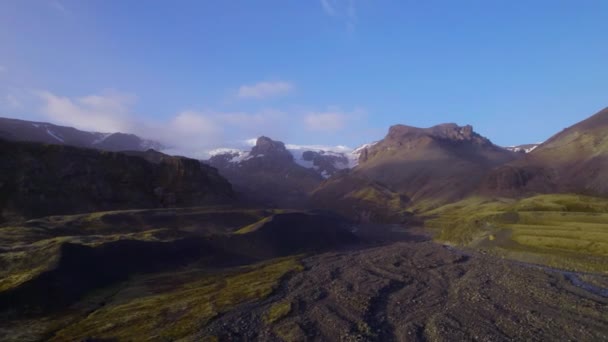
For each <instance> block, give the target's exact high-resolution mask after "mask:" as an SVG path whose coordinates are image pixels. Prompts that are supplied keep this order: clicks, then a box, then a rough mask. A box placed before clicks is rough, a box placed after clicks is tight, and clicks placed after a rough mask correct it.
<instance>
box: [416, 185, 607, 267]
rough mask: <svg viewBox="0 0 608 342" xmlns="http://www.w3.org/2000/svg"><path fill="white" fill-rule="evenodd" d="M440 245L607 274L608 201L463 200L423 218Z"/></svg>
mask: <svg viewBox="0 0 608 342" xmlns="http://www.w3.org/2000/svg"><path fill="white" fill-rule="evenodd" d="M424 215H425V216H426V218H427V220H426V226H427V227H428V228H430V229H432V230H434V231H435V232H436V234H437V235H436V236H437V239H439V240H441V241H444V242H446V243H453V244H458V245H465V246H471V247H475V248H478V249H483V250H488V251H492V252H495V253H498V254H501V255H504V256H508V257H511V258H515V259H520V260H523V261H532V262H538V263H543V264H548V265H551V266H555V267H564V268H569V269H575V270H585V271H600V272H608V199H603V198H596V197H589V196H581V195H570V194H553V195H539V196H534V197H530V198H526V199H521V200H514V199H486V198H481V197H476V198H469V199H466V200H463V201H460V202H457V203H453V204H449V205H446V206H443V207H440V208H438V209H435V210H432V211H428V212H426V213H424Z"/></svg>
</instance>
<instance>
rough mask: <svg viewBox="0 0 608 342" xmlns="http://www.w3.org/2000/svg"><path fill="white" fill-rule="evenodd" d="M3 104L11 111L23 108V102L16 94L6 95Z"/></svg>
mask: <svg viewBox="0 0 608 342" xmlns="http://www.w3.org/2000/svg"><path fill="white" fill-rule="evenodd" d="M3 103H4V104H6V106H8V107H9V108H11V109H19V108H21V107H22V103H21V101H20V100H19V99H18V98H17V96H15V95H14V94H8V95H6V96H5V97H4V101H3Z"/></svg>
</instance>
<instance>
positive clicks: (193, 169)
mask: <svg viewBox="0 0 608 342" xmlns="http://www.w3.org/2000/svg"><path fill="white" fill-rule="evenodd" d="M150 153H153V152H150ZM154 154H155V158H156V162H150V161H148V160H146V159H144V158H142V157H138V156H129V155H126V154H123V153H116V152H102V151H96V150H92V149H82V148H76V147H71V146H60V145H44V144H38V143H23V142H9V141H4V140H1V139H0V210H1V211H0V221H1V220H2V219H4V220H8V219H12V218H20V217H26V218H29V217H39V216H46V215H53V214H68V213H78V212H90V211H100V210H113V209H133V208H154V207H175V206H194V205H203V204H219V203H226V202H230V201H231V200H232V199H233V198H234V194H233V192H232V188H231V185H230V184H229V183H228V182H227V181H226V180H225V179H224V178H222V177H221V176H220V175H219V174H218V173H217V170H215V169H213V168H211V167H209V166H202V165H201V163H200V162H199V161H197V160H194V159H188V158H183V157H171V156H166V155H162V154H160V153H158V152H154ZM158 155H161V156H158Z"/></svg>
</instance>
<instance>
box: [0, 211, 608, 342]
mask: <svg viewBox="0 0 608 342" xmlns="http://www.w3.org/2000/svg"><path fill="white" fill-rule="evenodd" d="M148 213H151V214H154V215H158V214H156V213H155V212H149V211H147V212H143V214H142V213H141V212H135V213H128V212H126V213H124V214H117V213H108V214H103V213H101V214H96V216H95V217H96V218H95V220H97V219H98V217H99V220H101V221H91V219H90V218H87V217H86V216H85V217H82V216H74V217H66V218H62V220H63V221H62V222H63V223H62V224H65V223H66V222H67V223H69V222H73V223H71V225H72V226H74V225H77V223H76V222H79V221H80V220H83V219H87V220H89V222H97V223H96V224H97V226H96V227H97V228H95V229H94V232H93V235H89V236H88V237H81V238H80V239H81V240H97V241H100V242H98V244H97V246H104V244H107V243H106V242H101V241H102V240H107V239H108V237H106V238H103V239H102V238H101V236H103V235H104V233H105V234H107V233H110V232H105V230H106V229H107V228H105V227H106V225H107V224H108V223H107V222H111V225H110V226H115V227H116V226H118V227H120V226H121V225H120V224H117V222H116V218H117V217H122V216H120V215H127V216H129V215H130V216H131V217H133V219H132V220H135V219H136V218H137V219H139V220H141V219H142V218H145V217H146V216H145V215H150V214H148ZM158 213H162V211H160V212H158ZM193 213H194V211H185V212H184V213H181V212H177V214H178V216H176V218H175V219H172V220H174V221H175V220H179V222H181V223H182V224H183V223H184V222H187V220H188V219H191V218H193V217H197V218H200V217H206V218H207V222H210V221H213V220H214V218H213V217H214V216H213V215H220V216H222V215H224V214H223V213H219V214H210V213H208V212H207V211H198V212H196V216H192V215H193ZM144 214H145V215H144ZM173 214H174V213H173ZM133 215H135V216H133ZM267 215H272V213H271V212H255V211H247V212H234V211H232V212H230V216H232V217H235V219H234V220H233V221H234V222H231V223H227V224H225V227H223V228H222V227H220V226H214V227H213V230H214V231H218V230H219V231H223V232H224V233H222V234H223V235H221V236H224V238H227V239H231V240H230V241H232V242H233V241H238V240H233V239H242V240H243V241H250V242H249V243H248V245H250V246H258V245H259V246H267V247H264V248H265V250H266V251H265V252H263V253H261V252H259V251H258V250H257V249H251V247H249V248H245V246H247V245H242V246H243V247H241V252H240V253H241V255H245V254H243V253H246V254H248V255H257V257H255V258H237V259H234V258H230V259H222V258H226V255H227V254H226V253H228V252H230V250H224V251H223V253H224V254H213V253H212V251H210V252H207V253H202V252H198V254H196V253H195V254H192V253H190V254H188V255H185V256H182V255H181V254H175V253H176V252H175V249H173V247H171V248H172V249H170V250H169V252H167V251H166V250H165V249H162V248H158V247H156V245H152V246H153V247H150V248H152V249H150V250H144V249H141V248H142V247H141V246H140V247H138V248H139V249H138V251H140V252H141V251H146V253H148V254H146V255H145V258H146V259H147V260H148V261H149V262H148V263H147V265H155V264H156V265H158V267H157V268H150V267H147V268H143V269H138V268H125V267H127V266H125V265H129V260H132V261H131V264H133V263H135V262H137V260H138V259H137V257H136V255H137V254H138V253H139V252H132V253H130V254H124V256H125V257H124V258H123V259H120V258H118V260H116V257H112V258H109V257H107V258H109V259H107V262H106V263H105V266H104V267H106V268H107V269H108V268H109V267H110V266H112V265H113V266H114V267H116V268H117V269H119V270H123V271H122V272H123V273H121V276H120V277H116V278H115V279H113V280H112V279H104V281H103V282H98V283H97V286H95V284H89V285H90V286H88V287H86V288H85V287H83V285H82V284H80V285H79V286H80V287H78V289H79V290H81V292H83V293H84V294H82V295H79V296H74V298H71V297H70V298H63V300H61V301H58V299H57V298H55V297H57V295H58V294H61V293H62V291H61V289H65V288H67V287H69V286H72V287H74V289H75V288H76V287H75V286H76V285H77V284H79V281H78V275H76V277H74V276H72V275H70V273H69V270H70V269H67V271H66V270H65V269H63V271H62V272H63V273H61V277H55V278H51V279H54V280H53V282H55V284H51V283H49V284H48V287H45V286H42V287H40V288H38V289H37V288H35V287H28V286H26V285H27V284H28V283H27V282H26V283H23V285H10V286H8V285H6V281H8V280H9V279H11V276H10V275H9V276H8V277H6V278H4V281H5V288H6V287H10V288H12V290H11V289H8V290H4V291H2V292H0V293H1V294H2V295H3V296H2V298H3V301H4V302H5V303H4V304H7V303H6V301H8V303H9V304H8V306H7V305H4V307H3V308H2V310H1V315H2V316H1V318H2V319H1V320H0V340H2V341H37V340H52V341H144V340H146V341H177V340H179V341H201V340H202V341H206V340H208V341H217V340H220V341H243V340H244V341H247V340H249V341H251V340H261V341H340V340H342V341H393V340H395V341H454V340H477V341H508V340H528V341H546V340H553V341H556V340H560V341H567V340H577V341H602V340H608V293H607V292H608V290H607V289H608V277H606V276H605V275H604V276H602V275H597V274H595V275H594V274H580V273H568V272H562V271H557V270H553V269H549V268H543V267H540V266H534V265H529V264H522V263H518V262H515V261H509V260H504V259H501V258H498V257H496V256H491V255H487V254H478V253H476V252H464V251H460V250H457V249H454V248H452V247H449V246H444V245H441V244H437V243H435V242H432V241H431V240H430V238H429V237H428V236H427V235H425V234H424V231H423V230H419V229H406V228H404V227H402V226H400V225H359V226H350V228H349V229H351V230H352V231H354V233H355V236H356V238H354V239H352V241H350V242H349V243H347V244H341V243H336V240H333V238H335V237H336V236H337V235H326V236H320V237H319V238H320V239H323V240H324V241H327V242H328V243H329V242H331V243H329V244H327V243H326V245H327V248H326V249H325V251H323V250H310V249H308V250H307V249H306V248H304V247H305V246H306V245H307V244H308V242H307V241H305V240H304V241H302V243H301V244H302V246H299V244H300V242H299V241H300V240H302V238H297V237H296V238H295V239H292V240H291V243H292V245H291V247H290V248H293V251H294V252H293V253H289V251H287V250H274V252H273V253H275V254H273V253H271V251H272V249H270V246H272V243H269V242H268V241H271V240H267V238H263V239H262V240H260V236H263V232H264V231H268V232H273V233H272V235H271V236H276V235H277V234H279V235H280V232H281V231H282V229H283V228H281V227H282V225H283V224H282V222H283V221H285V220H287V221H285V222H286V223H287V226H294V225H296V226H297V223H296V221H289V220H290V218H291V217H294V218H295V219H296V220H297V222H300V221H302V220H303V219H307V218H306V217H305V216H302V215H309V217H310V218H308V220H310V219H314V220H316V219H315V217H319V220H321V221H318V222H317V223H314V222H313V221H311V224H312V225H313V226H315V225H317V226H319V227H321V226H320V224H322V223H323V222H334V221H331V220H334V219H333V218H331V217H330V218H327V219H325V218H323V216H318V215H316V214H315V215H313V216H310V214H297V213H296V214H295V215H296V216H293V215H292V214H289V215H282V214H279V216H275V218H271V216H267ZM275 215H276V214H275ZM297 215H300V216H297ZM180 217H181V218H180ZM123 218H124V217H123ZM258 219H261V221H260V223H259V224H258V225H257V226H256V225H251V224H250V222H255V221H256V220H258ZM56 220H57V219H56ZM77 220H78V221H77ZM327 220H330V221H327ZM102 221H105V222H106V223H103V222H102ZM222 221H224V220H222ZM41 222H46V224H50V222H51V219H48V220H43V221H40V222H39V221H33V222H31V223H30V225H36V226H40V225H41ZM133 222H135V221H133ZM175 222H177V221H175ZM269 223H270V224H269ZM173 224H175V223H174V222H173V221H171V220H166V221H165V223H164V225H165V226H166V227H169V228H167V229H169V230H171V229H173V228H171V227H172V225H173ZM332 224H335V222H334V223H332ZM243 225H246V226H245V228H241V229H239V230H237V231H235V230H234V229H236V228H237V227H240V226H243ZM308 225H310V224H308ZM94 226H95V225H94ZM144 226H145V225H144ZM208 227H209V226H208V225H207V226H205V227H203V226H198V227H197V226H191V228H190V230H192V229H195V231H198V232H202V231H203V230H205V229H206V230H205V231H206V232H209V230H208ZM152 228H154V229H158V228H156V227H152V226H151V227H147V229H152ZM5 229H6V228H5ZM36 229H40V228H36ZM55 229H56V228H55ZM26 230H27V229H26V228H23V231H26ZM156 231H157V230H154V232H156ZM111 233H112V234H113V235H111V236H112V237H113V238H112V239H114V238H116V236H115V235H114V234H117V233H118V234H120V229H119V228H115V230H113V231H112V232H111ZM178 233H179V231H173V234H170V235H176V234H177V235H180V234H181V233H180V234H178ZM182 233H183V232H182ZM22 234H23V232H22ZM54 234H60V233H58V232H56V233H54ZM61 234H68V235H69V234H70V231H65V232H64V233H61ZM100 234H101V235H100ZM207 234H208V233H207ZM214 234H216V233H214ZM340 234H343V233H340ZM165 235H166V234H165ZM157 236H159V235H158V234H157ZM203 236H209V235H203ZM269 236H270V235H269ZM345 237H348V235H344V236H342V237H340V238H339V239H344V238H345ZM351 237H352V236H351ZM53 239H57V237H55V238H53ZM120 239H121V240H123V239H126V240H127V241H129V239H133V236H130V237H127V236H125V237H123V238H120ZM138 239H139V240H140V241H143V242H141V243H145V242H146V241H149V239H140V238H138ZM205 239H206V238H205ZM205 239H201V240H192V241H194V242H192V243H195V244H196V243H201V244H202V246H205V247H204V250H208V249H209V248H210V246H215V247H214V248H216V249H217V248H220V249H221V246H222V244H221V243H218V244H209V243H208V242H205V241H208V240H205ZM216 240H217V238H216V239H212V241H216ZM43 241H45V240H40V241H38V242H34V243H32V245H31V246H32V247H26V245H25V244H22V243H19V244H16V245H15V246H16V247H14V248H13V249H11V250H14V249H15V248H17V249H19V250H24V249H26V248H32V251H35V250H37V249H36V248H39V247H36V246H39V245H40V244H41V243H42V242H43ZM157 241H159V240H158V239H157ZM165 241H180V240H165ZM218 241H221V239H220V240H218ZM232 242H231V244H232ZM74 243H76V242H72V244H74ZM99 243H101V244H99ZM156 243H157V244H158V243H159V242H156ZM205 243H206V244H205ZM69 246H72V245H69ZM93 246H95V245H93ZM112 246H113V245H112ZM170 246H173V245H170ZM178 247H180V246H178ZM183 247H184V246H181V247H180V248H183ZM186 247H188V248H190V249H191V248H192V247H191V246H189V245H186ZM70 248H73V246H72V247H70ZM107 248H108V247H106V248H105V249H103V250H101V251H108V249H107ZM113 248H114V247H113ZM303 248H304V249H303ZM187 250H188V249H187ZM252 251H254V252H255V253H254V252H252ZM7 253H8V254H7ZM10 253H12V252H10V251H5V252H4V258H8V257H9V256H10ZM62 253H64V254H61V255H60V259H63V260H69V258H70V257H71V256H70V254H65V251H62ZM100 253H101V252H100ZM142 253H143V252H142ZM167 253H168V254H167ZM215 253H217V252H215ZM232 253H233V252H232ZM164 254H167V255H169V256H172V257H173V262H172V263H170V264H168V263H167V262H166V261H164V262H162V263H157V262H156V261H155V260H157V259H158V260H162V259H163V257H162V255H164ZM199 254H200V255H199ZM100 255H101V254H100ZM121 255H123V254H121ZM231 255H232V254H231ZM180 258H186V259H184V260H187V261H182V262H177V261H176V260H181V259H180ZM197 258H198V259H197ZM220 261H223V262H222V263H220ZM226 261H230V262H226ZM41 262H42V261H41ZM89 262H90V261H88V260H87V259H86V258H84V257H80V259H79V260H75V261H74V260H73V261H70V264H74V265H77V266H76V267H77V269H78V270H81V269H82V268H85V267H86V266H87V265H89V264H88V263H89ZM42 265H44V263H42ZM62 265H63V264H62V263H61V262H60V263H59V264H56V265H55V266H48V267H51V268H49V270H55V271H48V272H54V273H51V274H56V273H57V272H58V271H57V270H62V268H61V267H63V266H62ZM91 265H95V264H91ZM133 265H135V264H133ZM214 265H216V266H214ZM218 265H219V266H218ZM221 265H223V266H221ZM53 267H54V268H53ZM96 267H99V266H96ZM107 269H106V270H104V272H106V271H107ZM98 270H100V269H98ZM15 272H16V271H15ZM79 272H80V271H79ZM95 272H96V270H95V269H93V270H90V272H89V273H90V274H94V273H95ZM100 272H101V270H100ZM14 274H15V276H14V277H16V275H18V274H19V273H14ZM43 274H44V273H43ZM90 274H89V276H90ZM30 277H34V278H32V279H33V280H31V281H29V283H30V284H32V282H33V281H35V280H36V279H40V277H39V276H34V275H31V276H30ZM36 277H38V278H36ZM16 279H18V278H16ZM94 279H96V278H94ZM57 281H61V282H62V283H60V285H61V286H63V287H61V288H54V290H53V291H55V292H54V293H51V292H49V293H46V294H45V290H44V289H45V288H46V289H52V288H53V285H55V286H56V285H57V283H56V282H57ZM14 284H19V282H18V281H17V280H14ZM34 284H36V283H35V282H34ZM75 284H76V285H75ZM15 289H17V290H19V289H23V290H22V291H26V292H24V293H25V294H26V296H25V297H18V296H15V295H13V294H15V293H17V292H10V291H15ZM28 291H29V292H28ZM70 293H72V292H70ZM45 295H46V296H47V297H45ZM64 295H65V294H64ZM48 297H51V298H48ZM11 301H13V303H14V304H15V305H11V304H10V302H11ZM38 301H40V302H44V303H46V304H47V305H39V304H40V303H38ZM47 302H48V303H47ZM49 303H50V304H52V305H48V304H49ZM16 304H19V305H16Z"/></svg>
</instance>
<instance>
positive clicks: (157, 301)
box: [53, 258, 302, 341]
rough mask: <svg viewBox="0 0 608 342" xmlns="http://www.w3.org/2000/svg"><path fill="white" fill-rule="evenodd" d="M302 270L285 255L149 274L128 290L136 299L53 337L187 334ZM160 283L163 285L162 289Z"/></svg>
mask: <svg viewBox="0 0 608 342" xmlns="http://www.w3.org/2000/svg"><path fill="white" fill-rule="evenodd" d="M301 270H302V266H301V264H300V263H299V262H298V261H297V260H296V259H295V258H285V259H280V260H277V261H274V262H271V263H266V264H261V265H257V266H250V267H246V268H243V269H242V270H240V271H238V273H231V274H227V275H215V276H204V277H202V279H195V280H190V281H187V282H185V283H184V281H185V279H180V277H186V278H187V277H189V275H183V276H180V275H179V274H171V275H167V276H166V278H165V279H158V278H148V279H147V280H146V281H145V282H144V287H143V288H140V289H131V291H130V292H127V294H128V293H133V294H135V295H136V297H135V298H130V297H129V296H126V297H127V298H122V299H121V298H118V299H117V300H116V302H113V303H110V304H108V305H106V306H104V307H103V308H101V309H99V310H97V311H95V312H94V313H93V314H91V315H89V316H88V317H87V318H85V319H84V320H82V321H80V322H77V323H75V324H73V325H70V326H68V327H67V328H64V329H62V330H60V331H59V332H57V334H56V335H55V337H54V339H53V340H55V341H65V340H70V341H73V340H82V339H86V338H91V337H95V338H116V339H118V340H121V341H122V340H175V339H180V338H184V337H187V336H189V335H191V334H193V333H194V332H196V331H197V330H198V329H200V327H202V326H204V325H205V324H207V323H208V322H209V321H210V320H211V319H213V318H214V317H215V316H217V315H218V314H221V313H222V312H226V311H228V310H230V309H231V308H232V307H234V306H236V305H238V304H241V303H244V302H248V301H255V300H260V299H263V298H265V297H267V296H268V295H270V294H271V293H272V291H274V289H276V287H277V286H278V284H279V281H280V279H281V278H282V277H283V276H284V275H285V274H287V273H288V272H296V271H301ZM161 285H162V286H161ZM156 286H161V287H162V288H161V289H160V290H156V289H155V287H156ZM141 294H144V296H141Z"/></svg>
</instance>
